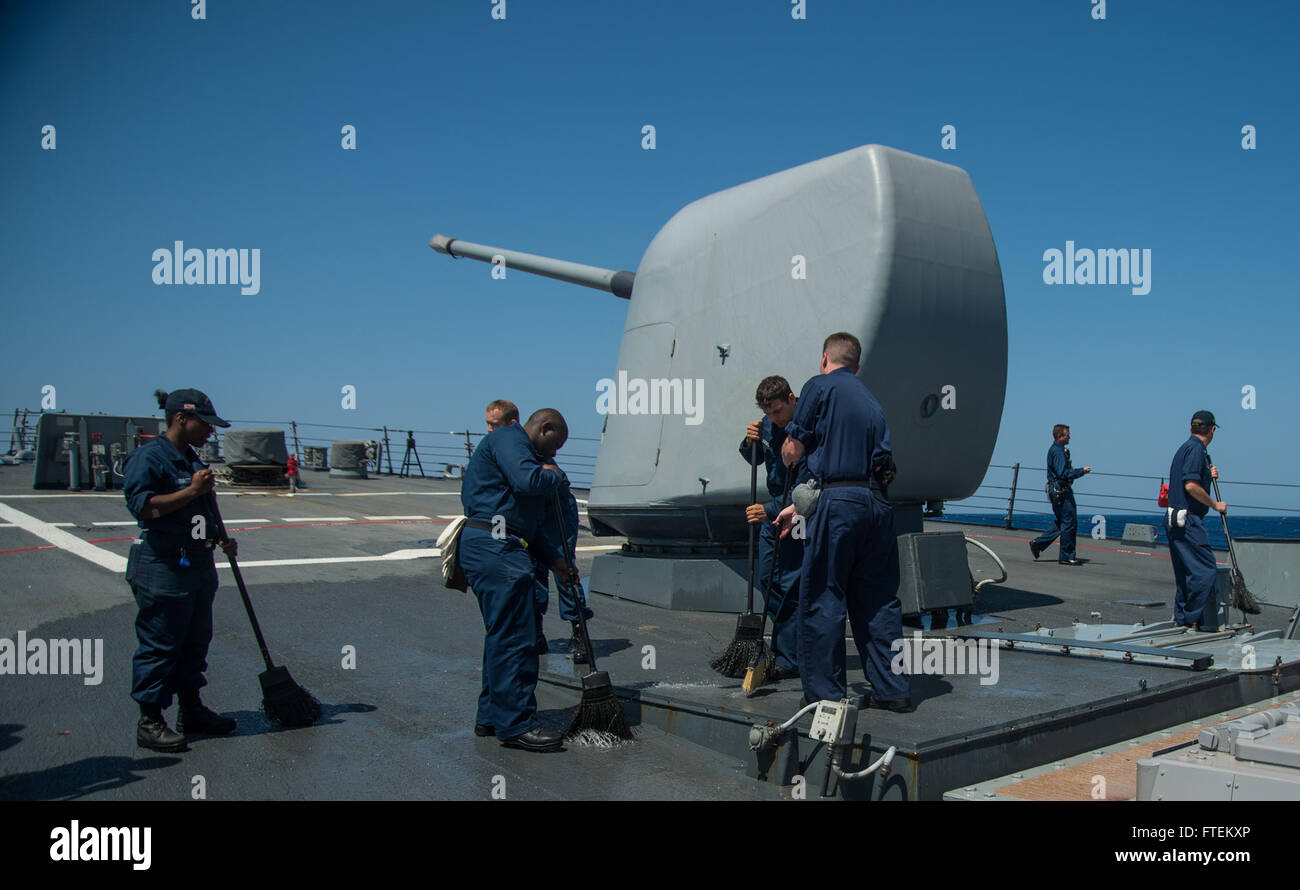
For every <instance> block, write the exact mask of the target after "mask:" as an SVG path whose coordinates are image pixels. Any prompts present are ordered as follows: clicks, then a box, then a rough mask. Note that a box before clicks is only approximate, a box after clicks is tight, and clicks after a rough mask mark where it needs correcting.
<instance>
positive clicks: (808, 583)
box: [777, 333, 911, 711]
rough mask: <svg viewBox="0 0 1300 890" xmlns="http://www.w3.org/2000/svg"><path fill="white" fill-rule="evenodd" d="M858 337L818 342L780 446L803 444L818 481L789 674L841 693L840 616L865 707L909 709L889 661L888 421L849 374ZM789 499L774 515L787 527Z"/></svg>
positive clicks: (892, 564) (835, 695)
mask: <svg viewBox="0 0 1300 890" xmlns="http://www.w3.org/2000/svg"><path fill="white" fill-rule="evenodd" d="M861 356H862V345H861V344H860V343H859V342H858V338H857V337H854V336H853V335H852V334H847V333H838V334H831V335H830V336H829V337H827V338H826V342H825V343H824V344H823V345H822V360H821V374H820V375H819V376H817V377H814V378H812V379H811V380H809V381H808V382H807V383H806V384H804V387H803V391H802V392H801V393H800V394H799V404H798V407H797V408H796V409H795V414H794V419H793V420H791V421H790V423H789V424H788V425H787V426H786V440H785V444H784V445H783V446H782V449H781V456H782V459H783V460H784V461H785V464H786V466H788V467H793V466H795V465H796V464H797V463H798V461H799V459H800V458H801V457H802V456H803V455H804V454H805V453H806V454H807V456H808V469H809V470H810V471H811V472H812V475H813V476H814V477H815V478H817V479H819V480H820V482H821V496H820V498H819V500H818V503H817V505H816V508H815V509H814V510H813V512H812V516H811V517H809V519H808V523H807V541H806V544H805V547H804V559H803V579H802V585H801V586H800V589H799V673H800V676H801V678H802V681H803V690H804V696H805V698H807V700H808V701H810V702H813V701H818V700H823V699H828V700H831V701H838V700H840V699H842V698H844V695H845V689H846V675H845V658H844V618H845V613H846V611H847V614H848V620H849V623H850V624H852V626H853V642H854V644H855V645H856V646H857V649H858V654H859V655H860V656H861V658H862V669H863V672H864V673H865V674H866V677H867V680H868V681H869V682H870V683H871V687H872V694H871V698H870V700H869V702H868V704H869V705H870V706H873V707H882V708H887V709H889V710H895V711H905V710H910V709H911V698H910V695H911V686H910V681H909V680H908V677H907V676H906V675H902V674H895V673H894V672H893V671H892V670H891V668H890V662H891V659H892V655H893V650H892V649H891V647H892V645H893V643H894V642H895V641H896V640H901V639H902V638H903V608H902V605H901V604H900V603H899V601H898V581H899V574H898V540H897V538H896V537H895V536H894V508H893V505H892V504H891V503H890V501H889V496H888V494H887V492H886V488H887V486H888V484H889V482H890V480H892V479H893V474H894V461H893V455H892V453H891V450H890V445H889V425H888V424H887V423H886V422H885V413H884V411H883V409H882V408H881V407H880V403H879V402H878V401H876V397H875V396H873V395H872V394H871V392H870V391H869V390H868V389H867V388H866V386H864V385H863V383H862V381H861V380H859V379H858V378H857V372H858V363H859V361H860V360H861ZM794 513H795V507H794V505H793V504H792V505H791V506H789V507H787V508H785V509H784V510H782V511H781V513H780V515H779V516H778V517H777V523H778V526H779V527H780V528H781V534H782V536H784V535H786V534H788V533H790V531H791V523H792V522H793V519H794Z"/></svg>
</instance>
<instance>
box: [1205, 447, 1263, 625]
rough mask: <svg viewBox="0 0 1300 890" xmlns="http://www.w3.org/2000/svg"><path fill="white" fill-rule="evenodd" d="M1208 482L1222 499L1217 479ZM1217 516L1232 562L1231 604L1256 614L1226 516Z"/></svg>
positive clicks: (1257, 603)
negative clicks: (1239, 565) (1242, 574)
mask: <svg viewBox="0 0 1300 890" xmlns="http://www.w3.org/2000/svg"><path fill="white" fill-rule="evenodd" d="M1206 458H1207V459H1208V458H1209V454H1206ZM1211 463H1213V461H1211ZM1210 482H1211V484H1213V486H1214V499H1215V500H1216V501H1221V500H1223V498H1221V497H1219V480H1218V479H1211V480H1210ZM1219 518H1220V519H1222V520H1223V536H1224V537H1225V538H1227V539H1228V561H1229V562H1230V563H1231V564H1232V572H1231V574H1232V604H1233V605H1234V606H1236V607H1237V608H1238V609H1240V610H1241V611H1243V612H1245V613H1247V614H1249V615H1258V614H1259V602H1258V601H1257V600H1256V599H1255V596H1254V594H1252V593H1251V592H1250V591H1249V590H1248V589H1246V579H1245V578H1243V577H1242V576H1241V569H1240V568H1238V567H1237V552H1236V551H1235V550H1234V549H1233V547H1232V535H1230V534H1228V517H1227V516H1226V515H1224V514H1223V513H1220V514H1219Z"/></svg>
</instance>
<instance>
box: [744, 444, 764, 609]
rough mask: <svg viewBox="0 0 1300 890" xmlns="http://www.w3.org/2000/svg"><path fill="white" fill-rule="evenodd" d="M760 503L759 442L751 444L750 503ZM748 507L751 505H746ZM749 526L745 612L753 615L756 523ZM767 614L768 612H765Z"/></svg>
mask: <svg viewBox="0 0 1300 890" xmlns="http://www.w3.org/2000/svg"><path fill="white" fill-rule="evenodd" d="M757 501H758V440H757V439H755V440H754V441H752V442H750V443H749V503H750V504H753V503H755V502H757ZM745 506H746V507H748V506H749V504H746V505H745ZM747 525H748V526H749V584H748V589H747V590H746V591H745V611H746V612H747V613H750V614H753V612H754V570H755V568H756V566H755V563H754V523H752V522H750V523H747ZM764 614H766V610H764Z"/></svg>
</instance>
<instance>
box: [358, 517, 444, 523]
mask: <svg viewBox="0 0 1300 890" xmlns="http://www.w3.org/2000/svg"><path fill="white" fill-rule="evenodd" d="M366 518H367V519H369V520H371V521H372V522H379V521H380V520H384V519H432V517H430V516H367V517H366Z"/></svg>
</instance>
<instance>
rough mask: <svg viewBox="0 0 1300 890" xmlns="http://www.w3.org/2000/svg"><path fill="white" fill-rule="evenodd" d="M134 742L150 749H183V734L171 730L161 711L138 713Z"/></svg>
mask: <svg viewBox="0 0 1300 890" xmlns="http://www.w3.org/2000/svg"><path fill="white" fill-rule="evenodd" d="M135 743H136V744H137V745H139V746H140V747H141V748H148V749H150V750H151V751H184V750H185V736H183V735H181V734H180V733H179V732H173V731H172V729H171V727H169V726H168V725H167V721H166V720H164V719H163V716H162V714H161V713H159V714H158V715H156V716H155V715H153V714H141V715H140V722H139V723H137V724H136V726H135Z"/></svg>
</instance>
